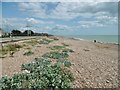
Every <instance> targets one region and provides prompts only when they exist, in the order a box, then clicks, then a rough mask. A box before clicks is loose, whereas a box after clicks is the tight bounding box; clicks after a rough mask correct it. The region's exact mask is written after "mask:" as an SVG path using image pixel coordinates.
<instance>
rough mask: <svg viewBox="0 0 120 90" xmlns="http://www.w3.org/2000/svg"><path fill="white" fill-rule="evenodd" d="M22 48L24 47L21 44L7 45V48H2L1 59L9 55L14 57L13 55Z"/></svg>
mask: <svg viewBox="0 0 120 90" xmlns="http://www.w3.org/2000/svg"><path fill="white" fill-rule="evenodd" d="M20 48H22V46H21V45H19V44H7V45H5V46H2V48H1V49H0V57H4V56H5V55H7V54H8V53H9V55H10V56H13V54H14V53H15V52H16V51H18V50H19V49H20Z"/></svg>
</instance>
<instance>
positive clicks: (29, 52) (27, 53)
mask: <svg viewBox="0 0 120 90" xmlns="http://www.w3.org/2000/svg"><path fill="white" fill-rule="evenodd" d="M32 54H34V52H32V51H31V50H29V51H27V52H25V53H24V54H23V55H26V56H30V55H32Z"/></svg>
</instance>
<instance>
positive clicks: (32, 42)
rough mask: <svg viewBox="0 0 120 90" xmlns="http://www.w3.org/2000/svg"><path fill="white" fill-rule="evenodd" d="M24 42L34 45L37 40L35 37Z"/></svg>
mask: <svg viewBox="0 0 120 90" xmlns="http://www.w3.org/2000/svg"><path fill="white" fill-rule="evenodd" d="M24 43H26V44H29V45H32V46H34V45H36V44H37V43H38V41H37V40H36V39H33V40H30V41H26V42H24Z"/></svg>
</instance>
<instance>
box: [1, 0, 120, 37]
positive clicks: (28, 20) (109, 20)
mask: <svg viewBox="0 0 120 90" xmlns="http://www.w3.org/2000/svg"><path fill="white" fill-rule="evenodd" d="M0 6H1V4H0ZM117 16H118V7H117V2H84V3H82V2H79V3H78V2H51V3H50V2H44V3H42V2H34V3H33V2H2V28H3V29H4V30H5V31H11V30H12V29H19V30H21V31H24V30H26V25H29V28H30V29H32V30H33V31H35V32H47V33H50V34H58V35H63V34H64V35H99V34H100V35H116V34H118V22H117V21H118V20H117V19H118V18H117Z"/></svg>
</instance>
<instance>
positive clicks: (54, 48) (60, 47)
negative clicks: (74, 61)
mask: <svg viewBox="0 0 120 90" xmlns="http://www.w3.org/2000/svg"><path fill="white" fill-rule="evenodd" d="M49 48H50V49H51V50H62V49H65V46H58V45H56V46H52V47H49Z"/></svg>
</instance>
